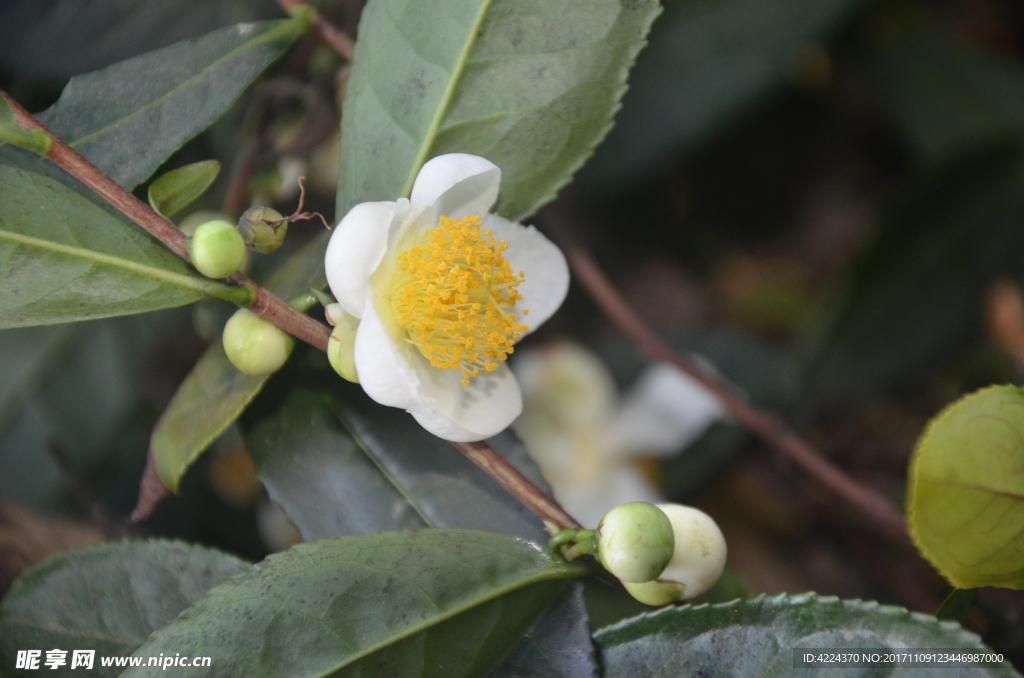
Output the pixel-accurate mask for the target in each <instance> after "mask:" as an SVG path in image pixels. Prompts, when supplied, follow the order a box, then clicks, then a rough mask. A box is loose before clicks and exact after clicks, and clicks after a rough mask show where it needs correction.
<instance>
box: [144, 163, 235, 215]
mask: <svg viewBox="0 0 1024 678" xmlns="http://www.w3.org/2000/svg"><path fill="white" fill-rule="evenodd" d="M218 174H220V163H219V162H217V161H216V160H203V161H202V162H194V163H192V164H191V165H185V166H184V167H179V168H178V169H175V170H171V171H170V172H168V173H167V174H163V175H161V176H160V177H159V178H158V179H157V180H156V181H154V182H153V183H152V184H150V186H149V204H150V206H151V207H152V208H153V209H154V210H156V211H157V212H159V213H160V214H162V215H164V216H165V217H169V216H171V215H172V214H174V213H175V212H177V211H178V210H180V209H181V208H183V207H185V206H186V205H188V204H189V203H191V202H192V201H193V200H195V199H196V198H198V197H199V196H201V195H202V194H203V192H204V191H205V190H206V189H208V188H209V187H210V184H212V183H213V180H214V179H216V178H217V175H218Z"/></svg>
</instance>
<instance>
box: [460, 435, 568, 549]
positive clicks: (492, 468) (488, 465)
mask: <svg viewBox="0 0 1024 678" xmlns="http://www.w3.org/2000/svg"><path fill="white" fill-rule="evenodd" d="M452 444H453V445H455V447H457V448H458V449H459V451H460V452H462V453H463V454H464V455H466V456H467V457H469V460H470V461H472V462H473V463H474V464H476V465H477V466H479V467H480V468H482V469H483V470H484V472H486V473H487V475H489V476H491V477H492V478H494V479H495V480H497V481H498V482H499V483H500V484H501V486H502V487H504V488H505V489H506V490H508V491H509V492H511V493H512V495H513V496H515V497H516V498H517V499H519V501H521V502H522V503H523V504H524V505H525V506H526V508H528V509H530V510H531V511H533V513H534V515H536V516H537V517H538V518H540V519H541V520H543V521H546V522H549V523H553V524H555V525H557V526H558V527H559V529H562V530H566V529H579V528H581V527H582V525H580V524H579V523H577V522H576V521H575V520H574V519H573V517H572V516H570V515H569V514H568V513H566V512H565V509H563V508H562V507H561V506H559V505H558V502H556V501H555V500H554V499H552V498H551V497H549V496H548V495H547V494H546V493H545V492H544V491H543V490H541V489H540V488H539V487H537V486H536V485H534V484H533V483H532V482H530V480H529V479H528V478H527V477H526V476H524V475H523V474H522V473H520V472H519V471H517V470H516V468H515V467H514V466H512V464H510V463H509V462H507V461H505V459H504V458H503V457H501V456H500V455H499V454H498V453H497V452H495V451H494V450H493V449H491V447H490V446H489V445H487V443H483V442H478V443H452Z"/></svg>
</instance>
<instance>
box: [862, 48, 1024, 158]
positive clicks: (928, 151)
mask: <svg viewBox="0 0 1024 678" xmlns="http://www.w3.org/2000/svg"><path fill="white" fill-rule="evenodd" d="M878 73H879V76H880V78H881V81H882V83H883V84H884V86H885V88H886V94H887V97H886V99H887V103H888V104H889V106H890V108H891V110H892V112H893V114H894V116H895V118H896V121H897V122H898V123H899V125H900V127H901V128H902V130H903V132H904V133H905V134H906V136H907V139H909V141H910V143H911V145H912V147H913V149H914V151H916V153H917V156H918V158H919V159H920V160H921V161H922V162H923V163H924V164H927V165H933V166H935V165H941V164H942V163H945V162H948V161H950V160H952V159H955V158H956V157H957V156H963V155H964V154H967V153H971V152H976V151H977V150H978V149H979V148H985V147H987V146H990V145H992V144H995V143H998V142H1007V141H1009V142H1016V143H1020V141H1021V140H1022V139H1024V69H1022V68H1021V67H1020V64H1018V63H1015V62H1013V61H1010V60H1008V59H1001V58H999V57H996V56H994V55H991V54H985V53H982V52H980V51H977V50H974V49H971V48H969V47H968V46H967V45H965V44H957V43H953V42H950V41H944V40H941V39H939V38H938V37H937V36H936V35H935V33H934V32H929V33H928V34H924V35H913V36H911V37H909V38H907V39H905V40H902V41H900V42H899V43H897V44H896V45H895V46H893V47H891V48H889V49H888V50H886V51H885V52H883V53H881V54H880V55H879V57H878Z"/></svg>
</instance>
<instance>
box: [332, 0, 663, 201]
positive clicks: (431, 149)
mask: <svg viewBox="0 0 1024 678" xmlns="http://www.w3.org/2000/svg"><path fill="white" fill-rule="evenodd" d="M659 12H660V4H659V3H658V2H655V1H654V0H630V2H622V1H621V0H589V1H587V2H578V1H574V0H422V1H419V2H406V1H403V0H371V2H368V3H367V5H366V8H365V9H364V10H363V15H362V20H361V21H360V24H359V41H358V43H357V45H356V58H355V64H354V66H353V69H352V75H351V78H350V79H349V84H348V92H347V94H346V97H345V104H344V111H343V115H342V133H341V146H342V148H343V149H344V152H343V153H342V158H341V169H340V178H339V184H338V200H337V214H338V215H344V214H345V213H346V212H347V211H348V210H349V209H350V208H351V207H352V206H353V205H355V204H357V203H360V202H364V201H368V200H395V199H396V198H398V197H400V196H403V195H405V196H408V195H409V191H410V190H411V188H412V182H413V179H415V177H416V174H417V173H418V172H419V168H420V167H421V166H422V165H423V163H424V162H426V161H427V160H429V159H430V158H432V157H434V156H437V155H441V154H443V153H451V152H462V153H472V154H475V155H480V156H483V157H485V158H488V159H489V160H491V161H492V162H494V163H495V164H497V165H498V166H499V167H500V168H501V170H502V184H501V195H500V198H499V202H498V207H497V212H499V213H500V214H502V215H504V216H506V217H508V218H510V219H516V220H517V219H519V218H521V217H524V216H526V215H529V214H532V213H533V212H534V211H536V209H537V208H538V207H540V206H541V205H543V204H544V203H546V202H548V201H549V200H551V199H552V198H554V196H555V193H556V192H557V191H558V189H559V188H561V187H562V186H563V185H565V184H566V183H567V182H568V181H569V180H570V178H571V177H572V175H573V173H574V172H575V171H576V170H577V169H578V168H579V167H580V165H582V163H583V162H584V160H585V159H586V158H587V157H588V156H589V155H590V154H591V152H592V151H593V149H594V147H595V146H596V145H597V144H598V142H600V141H601V139H602V138H603V137H604V136H605V134H606V133H607V132H608V130H609V128H610V127H611V124H612V115H613V114H614V112H615V110H616V109H617V108H618V102H619V99H620V97H621V96H622V94H623V92H624V91H625V86H626V85H625V83H626V75H627V72H628V70H629V68H630V66H631V65H632V63H633V60H634V58H635V57H636V54H637V52H638V51H639V50H640V48H641V47H642V46H643V45H644V38H645V36H646V34H647V31H648V28H649V27H650V24H651V22H652V21H653V20H654V18H655V17H656V16H657V15H658V13H659Z"/></svg>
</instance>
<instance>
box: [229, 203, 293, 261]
mask: <svg viewBox="0 0 1024 678" xmlns="http://www.w3.org/2000/svg"><path fill="white" fill-rule="evenodd" d="M271 222H278V223H271ZM238 232H239V233H241V234H242V239H243V240H244V241H245V245H246V247H248V248H249V249H251V250H254V251H256V252H259V253H260V254H270V253H271V252H273V251H274V250H276V249H277V248H278V247H280V246H281V243H283V242H284V237H285V236H286V235H287V234H288V222H287V221H284V217H282V216H281V213H280V212H278V211H277V210H275V209H271V208H269V207H259V206H257V207H250V208H249V209H247V210H245V212H243V213H242V216H241V217H240V218H239V219H238Z"/></svg>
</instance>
